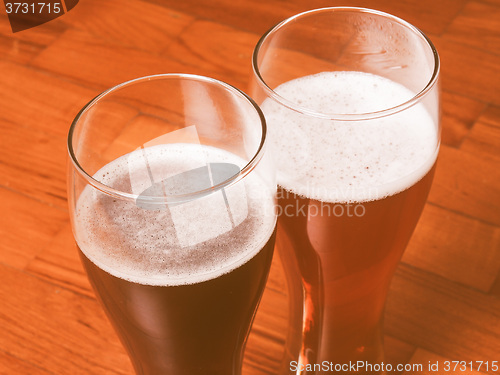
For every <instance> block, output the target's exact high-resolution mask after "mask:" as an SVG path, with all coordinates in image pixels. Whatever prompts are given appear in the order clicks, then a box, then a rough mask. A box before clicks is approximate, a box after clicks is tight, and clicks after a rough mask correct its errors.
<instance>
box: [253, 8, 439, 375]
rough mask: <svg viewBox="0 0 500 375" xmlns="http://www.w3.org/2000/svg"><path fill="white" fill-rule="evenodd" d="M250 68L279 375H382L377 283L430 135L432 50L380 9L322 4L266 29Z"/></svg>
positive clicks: (430, 160) (426, 171) (388, 270)
mask: <svg viewBox="0 0 500 375" xmlns="http://www.w3.org/2000/svg"><path fill="white" fill-rule="evenodd" d="M253 67H254V78H253V82H252V88H251V95H253V97H254V99H255V100H256V101H257V103H258V104H259V105H260V106H261V108H262V110H263V112H264V115H265V116H266V121H267V123H268V127H269V142H270V143H269V146H270V148H271V149H272V151H273V156H274V157H275V159H276V162H277V165H278V174H277V176H278V177H277V181H278V186H279V187H278V203H279V213H278V214H279V219H278V237H277V248H278V249H279V254H280V257H281V259H282V261H283V264H284V267H285V272H286V274H287V278H288V280H287V281H288V285H289V292H290V306H291V310H290V319H289V337H288V340H287V345H286V360H285V361H284V363H285V369H286V372H287V373H296V374H300V373H306V370H309V372H307V374H311V373H314V371H318V370H319V371H325V369H328V370H329V371H332V370H335V371H336V373H356V374H375V373H383V371H382V369H381V366H380V365H381V363H382V360H383V343H382V321H383V310H384V304H385V300H386V296H387V292H388V287H389V282H390V280H391V277H392V275H393V273H394V271H395V268H396V266H397V264H398V262H399V260H400V258H401V256H402V254H403V251H404V249H405V247H406V245H407V243H408V241H409V239H410V237H411V235H412V232H413V230H414V228H415V225H416V223H417V221H418V218H419V216H420V214H421V211H422V208H423V206H424V203H425V201H426V198H427V194H428V192H429V189H430V186H431V181H432V177H433V173H434V165H435V161H436V157H437V153H438V149H439V143H440V125H439V94H438V91H439V89H438V74H439V60H438V55H437V53H436V50H435V48H434V47H433V45H432V43H431V42H430V41H429V39H428V38H427V37H426V36H425V35H424V34H423V33H422V32H421V31H419V30H418V29H417V28H415V27H413V26H412V25H410V24H408V23H407V22H405V21H403V20H401V19H398V18H396V17H394V16H391V15H389V14H385V13H381V12H378V11H374V10H369V9H361V8H324V9H317V10H312V11H308V12H305V13H302V14H299V15H296V16H294V17H292V18H290V19H288V20H286V21H283V22H282V23H280V24H278V25H277V26H275V27H274V28H272V29H271V30H270V31H269V32H267V33H266V34H265V35H264V36H263V37H262V38H261V39H260V41H259V42H258V44H257V46H256V49H255V51H254V55H253ZM325 361H326V362H325ZM358 361H360V362H358ZM353 363H359V365H360V366H357V367H353V366H350V365H352V364H353ZM361 364H365V366H361ZM370 365H371V367H370ZM377 365H378V366H377ZM321 366H324V367H321Z"/></svg>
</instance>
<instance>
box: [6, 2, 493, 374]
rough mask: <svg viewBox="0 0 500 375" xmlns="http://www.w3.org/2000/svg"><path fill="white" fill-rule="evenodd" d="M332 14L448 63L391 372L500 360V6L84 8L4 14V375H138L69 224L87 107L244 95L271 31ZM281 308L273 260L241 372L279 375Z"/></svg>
mask: <svg viewBox="0 0 500 375" xmlns="http://www.w3.org/2000/svg"><path fill="white" fill-rule="evenodd" d="M333 5H356V6H366V7H371V8H375V9H379V10H382V11H386V12H389V13H392V14H395V15H397V16H399V17H401V18H404V19H406V20H408V21H410V22H411V23H413V24H414V25H416V26H417V27H419V28H420V29H422V30H423V31H424V32H425V33H426V34H427V35H428V36H429V37H430V38H431V39H432V40H433V42H434V43H435V45H436V46H437V48H438V50H439V53H440V56H441V59H442V89H443V90H442V103H443V118H442V123H443V145H442V148H441V153H440V157H439V161H438V167H437V172H436V176H435V180H434V184H433V187H432V190H431V193H430V197H429V201H428V203H427V205H426V207H425V210H424V213H423V215H422V218H421V220H420V223H419V224H418V227H417V229H416V232H415V234H414V236H413V238H412V240H411V243H410V245H409V248H408V250H407V251H406V253H405V255H404V257H403V260H402V263H401V265H400V266H399V268H398V270H397V272H396V275H395V278H394V281H393V283H392V286H391V292H390V296H389V299H388V302H387V308H386V318H385V325H386V346H387V357H388V358H387V361H390V362H392V363H410V362H411V363H422V364H427V363H428V362H429V361H432V362H433V363H434V362H435V361H438V360H439V361H441V363H443V361H445V360H460V361H490V364H491V361H500V168H499V162H500V52H499V51H500V2H499V1H498V0H404V1H395V0H378V1H368V0H358V1H350V0H344V1H337V0H331V1H323V0H300V1H299V0H296V1H285V0H142V1H139V0H80V3H79V4H78V5H77V6H76V7H75V8H74V9H73V10H71V11H70V12H68V13H67V14H65V15H64V16H62V17H59V18H58V19H56V20H53V21H51V22H48V23H46V24H44V25H41V26H38V27H35V28H32V29H29V30H25V31H21V32H17V33H12V31H11V29H10V26H9V23H8V19H7V16H6V13H5V8H4V7H3V5H2V6H0V13H1V15H0V177H1V179H0V212H1V215H0V374H2V375H4V374H9V375H10V374H13V375H14V374H16V375H17V374H29V375H49V374H58V375H59V374H63V375H64V374H71V375H77V374H112V375H113V374H132V368H131V365H130V362H129V360H128V358H127V356H126V354H125V352H124V350H123V348H122V347H121V345H120V343H119V341H118V339H117V337H116V336H115V334H114V331H113V330H112V328H111V326H110V324H109V323H108V321H107V320H106V318H105V315H104V313H103V311H102V310H101V308H100V306H99V305H98V303H97V302H96V299H95V297H94V294H93V292H92V291H91V289H90V286H89V283H88V281H87V279H86V276H85V275H84V273H83V271H82V267H81V265H80V263H79V259H78V257H77V252H76V250H75V246H74V243H73V238H72V234H71V229H70V226H69V218H68V209H67V204H66V182H65V181H66V166H65V165H66V135H67V131H68V128H69V125H70V123H71V121H72V119H73V117H74V116H75V115H76V113H77V112H78V110H79V109H80V108H81V107H82V106H83V105H84V104H85V103H86V102H87V101H88V100H89V99H91V98H92V97H93V96H95V95H96V94H98V93H99V92H101V91H102V90H104V89H106V88H108V87H110V86H113V85H115V84H118V83H120V82H122V81H125V80H129V79H132V78H136V77H139V76H143V75H150V74H155V73H166V72H185V73H197V74H202V75H207V76H211V77H214V78H218V79H221V80H224V81H226V82H228V83H231V84H233V85H235V86H237V87H239V88H241V89H243V90H246V89H247V88H248V82H249V77H250V75H251V65H250V57H251V53H252V50H253V47H254V46H255V44H256V42H257V40H258V38H259V36H260V35H261V34H262V33H264V32H265V31H266V30H267V29H268V28H270V27H271V26H273V25H274V24H275V23H277V22H278V21H280V20H282V19H284V18H287V17H288V16H291V15H293V14H295V13H298V12H301V11H304V10H308V9H312V8H318V7H324V6H333ZM286 303H287V300H286V285H285V283H284V279H283V270H282V268H281V265H280V262H279V259H275V261H274V262H273V266H272V270H271V275H270V280H269V283H268V286H267V288H266V291H265V294H264V297H263V300H262V303H261V307H260V309H259V312H258V315H257V318H256V321H255V324H254V327H253V331H252V333H251V336H250V338H249V342H248V346H247V351H246V358H245V365H244V370H245V373H246V374H271V373H276V370H277V367H278V366H279V357H280V353H281V350H282V347H283V331H284V327H285V326H286V319H285V318H286ZM476 370H477V368H476ZM480 370H481V371H480V372H481V373H488V371H486V368H485V366H484V365H483V367H482V368H481V369H480ZM407 373H411V372H407ZM419 373H422V374H434V375H442V374H462V375H469V374H476V373H477V372H474V371H467V372H462V371H459V370H458V369H457V370H456V371H451V372H444V371H440V372H439V374H438V373H437V372H430V371H424V372H419ZM489 373H498V374H500V371H491V369H490V371H489Z"/></svg>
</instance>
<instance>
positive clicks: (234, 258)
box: [75, 145, 276, 375]
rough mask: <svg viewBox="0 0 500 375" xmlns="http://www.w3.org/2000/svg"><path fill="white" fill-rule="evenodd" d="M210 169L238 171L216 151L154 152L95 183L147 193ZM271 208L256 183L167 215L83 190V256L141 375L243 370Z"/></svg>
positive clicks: (263, 274) (79, 219)
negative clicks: (221, 166)
mask: <svg viewBox="0 0 500 375" xmlns="http://www.w3.org/2000/svg"><path fill="white" fill-rule="evenodd" d="M208 161H209V162H228V161H229V162H232V163H235V164H238V165H240V164H242V161H241V160H240V159H238V158H237V157H235V156H234V155H232V154H229V153H228V152H226V151H223V150H219V149H215V148H211V147H206V146H199V145H191V146H189V145H181V146H155V147H152V148H151V149H145V150H139V151H136V152H134V153H132V154H129V155H125V156H124V157H121V158H120V159H118V160H115V161H114V162H112V163H110V164H108V165H106V166H105V167H104V168H102V169H101V170H100V171H99V172H98V173H97V174H96V175H95V178H98V179H99V180H100V181H101V182H103V183H105V184H106V185H107V186H111V187H113V188H115V189H120V191H130V190H132V191H141V190H145V189H147V187H148V186H149V185H151V183H152V182H156V181H162V180H164V179H165V178H168V177H169V176H176V175H177V176H178V175H179V173H182V172H185V171H190V170H193V169H195V168H199V166H200V165H206V163H207V162H208ZM145 165H147V170H144V168H142V167H144V166H145ZM240 167H241V165H240ZM180 188H182V187H180ZM273 199H274V196H273V193H272V190H271V189H269V188H267V186H266V185H265V184H264V183H263V182H262V181H261V180H260V178H259V177H258V175H256V174H253V175H248V176H246V177H245V179H244V180H242V181H240V182H239V183H237V184H234V185H233V186H227V187H225V188H224V189H220V190H215V191H214V192H212V193H210V194H207V195H205V196H202V197H199V198H197V199H193V200H190V201H187V202H184V203H176V204H173V205H169V206H165V207H163V208H162V209H145V208H144V207H141V204H138V203H137V202H133V201H125V200H120V199H117V198H115V197H112V196H109V195H106V194H101V193H100V192H98V191H96V190H95V189H91V188H90V187H87V188H86V189H85V190H84V192H83V193H82V194H81V196H80V198H79V200H78V204H77V210H76V214H75V227H76V229H77V230H76V239H77V243H78V246H79V249H80V255H81V258H82V260H83V264H84V266H85V269H86V271H87V273H88V276H89V279H90V281H91V283H92V286H93V288H94V290H95V292H96V294H97V296H98V298H99V299H100V300H101V302H102V304H103V306H104V308H105V311H106V313H107V315H108V316H109V318H110V321H111V322H112V324H113V326H114V327H115V329H116V331H117V333H118V336H119V337H120V339H121V341H122V342H123V344H124V346H125V348H126V349H127V351H128V353H129V354H130V357H131V359H132V363H133V365H134V367H135V369H136V371H137V373H138V374H145V375H158V374H181V375H182V374H233V373H237V372H238V371H239V370H240V366H241V360H242V354H243V353H242V352H243V348H244V343H245V340H246V338H247V335H248V332H249V329H250V325H251V322H252V320H253V317H254V314H255V311H256V308H257V305H258V303H259V300H260V298H261V295H262V292H263V289H264V286H265V282H266V279H267V274H268V271H269V267H270V264H271V259H272V254H273V248H274V234H275V224H276V223H275V218H274V217H275V214H274V206H273ZM150 208H151V207H150Z"/></svg>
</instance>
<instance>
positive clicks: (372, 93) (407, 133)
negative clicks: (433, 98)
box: [261, 72, 438, 202]
mask: <svg viewBox="0 0 500 375" xmlns="http://www.w3.org/2000/svg"><path fill="white" fill-rule="evenodd" d="M275 91H276V93H278V94H279V95H280V96H282V97H284V98H286V99H287V100H288V101H291V102H293V103H297V104H300V107H302V108H308V109H309V110H312V111H315V112H319V113H323V114H335V113H337V114H347V113H352V114H360V113H370V112H375V111H380V110H382V109H389V108H393V107H395V106H397V105H399V104H401V103H404V102H406V101H408V100H410V99H411V98H413V97H414V96H415V94H414V93H413V92H411V91H410V90H408V89H407V88H406V87H404V86H402V85H400V84H398V83H396V82H393V81H391V80H389V79H386V78H383V77H380V76H376V75H372V74H368V73H361V72H323V73H319V74H315V75H311V76H306V77H302V78H298V79H295V80H292V81H289V82H286V83H284V84H282V85H280V86H278V87H277V88H276V89H275ZM261 107H262V110H263V112H264V114H265V116H266V120H267V123H268V129H269V137H268V138H269V142H270V148H271V149H272V150H273V152H274V154H273V156H274V157H275V159H276V162H277V165H278V166H279V171H278V183H279V184H280V185H281V186H283V187H284V188H285V189H287V190H289V191H291V192H294V193H296V194H299V195H302V196H306V197H308V198H313V199H317V200H321V201H325V202H363V201H370V200H375V199H381V198H384V197H386V196H389V195H393V194H396V193H398V192H400V191H403V190H405V189H407V188H408V187H410V186H411V185H413V184H415V183H416V182H417V181H419V180H420V179H421V178H422V177H423V176H424V175H425V174H426V173H427V172H428V171H429V169H430V168H431V167H432V165H433V164H434V162H435V158H436V153H437V146H438V139H437V131H436V126H437V124H436V123H435V122H434V121H433V119H432V118H431V116H430V115H429V113H428V112H427V110H426V109H425V107H424V106H423V105H422V104H421V103H418V104H416V105H414V106H413V107H411V108H408V109H406V110H404V111H401V112H399V113H397V114H392V115H391V116H388V117H382V118H378V119H372V120H365V121H333V120H325V119H321V118H315V117H312V116H305V115H302V114H300V113H299V112H296V111H292V110H290V109H288V108H286V107H285V106H283V105H281V104H279V103H277V102H276V101H274V100H272V99H267V100H266V101H265V102H264V103H263V104H262V106H261Z"/></svg>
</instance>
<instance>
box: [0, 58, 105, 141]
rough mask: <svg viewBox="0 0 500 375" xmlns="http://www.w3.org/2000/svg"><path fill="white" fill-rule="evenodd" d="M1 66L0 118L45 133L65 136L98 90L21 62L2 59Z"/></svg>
mask: <svg viewBox="0 0 500 375" xmlns="http://www.w3.org/2000/svg"><path fill="white" fill-rule="evenodd" d="M0 69H1V71H2V72H3V74H2V75H1V76H0V102H1V103H2V107H1V108H2V110H1V111H0V118H2V119H4V120H7V121H9V122H12V123H14V124H16V125H17V126H21V127H29V128H31V129H36V130H37V131H44V132H45V133H46V134H54V135H55V136H64V137H66V135H67V134H68V129H69V125H70V124H71V121H72V120H73V118H74V117H75V116H76V114H77V113H78V111H79V110H80V108H81V107H82V106H83V105H84V104H85V103H86V102H87V101H89V100H90V99H91V98H93V97H94V96H95V95H97V94H98V93H99V91H98V90H92V89H88V88H86V87H82V86H81V85H77V84H74V83H70V82H68V81H66V80H64V79H61V78H60V77H56V76H54V75H53V74H47V73H46V72H43V71H40V70H37V69H33V68H31V67H26V66H23V65H19V64H14V63H10V62H6V61H0ZM18 138H19V139H22V138H21V137H18ZM28 139H29V138H26V139H24V140H25V141H26V140H28Z"/></svg>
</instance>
